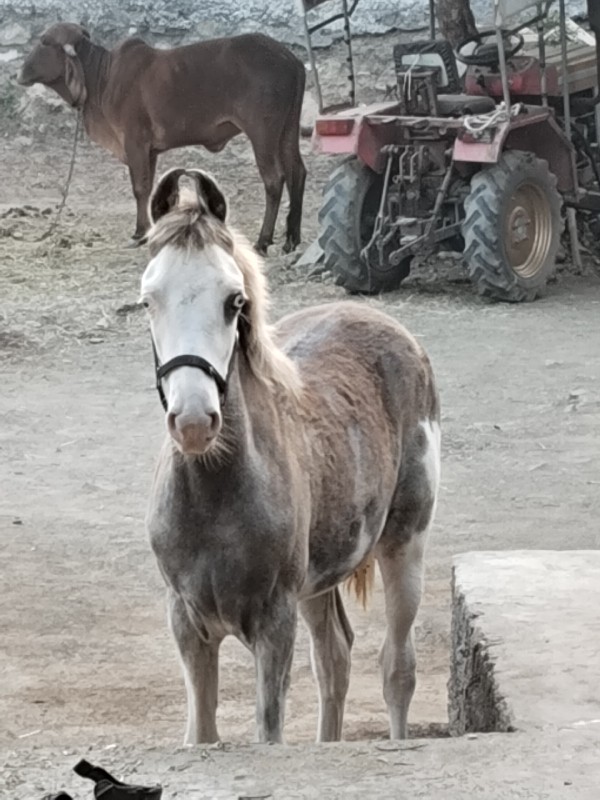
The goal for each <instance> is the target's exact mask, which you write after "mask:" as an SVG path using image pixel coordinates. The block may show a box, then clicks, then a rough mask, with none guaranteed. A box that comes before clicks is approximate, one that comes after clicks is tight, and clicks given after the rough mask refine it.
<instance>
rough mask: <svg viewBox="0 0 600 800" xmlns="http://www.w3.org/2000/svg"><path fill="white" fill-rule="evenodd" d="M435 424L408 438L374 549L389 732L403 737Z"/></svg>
mask: <svg viewBox="0 0 600 800" xmlns="http://www.w3.org/2000/svg"><path fill="white" fill-rule="evenodd" d="M439 457H440V439H439V427H438V425H437V423H435V422H433V423H431V422H429V421H427V422H426V423H421V425H419V427H418V430H417V431H415V433H414V435H413V437H411V438H408V437H407V442H406V446H405V452H404V455H403V465H402V468H401V471H400V480H399V483H398V486H397V489H396V493H395V496H394V500H393V503H392V509H391V511H390V513H389V515H388V519H387V522H386V524H385V528H384V530H383V534H382V536H381V539H380V540H379V543H378V544H377V548H376V550H375V553H376V556H377V561H378V563H379V568H380V570H381V576H382V578H383V585H384V592H385V614H386V621H387V628H386V634H385V641H384V644H383V648H382V650H381V654H380V664H381V671H382V676H383V696H384V698H385V702H386V704H387V707H388V711H389V717H390V737H391V738H392V739H404V738H406V734H407V716H408V708H409V705H410V701H411V700H412V696H413V694H414V691H415V684H416V660H415V648H414V643H413V635H412V627H413V623H414V621H415V617H416V615H417V611H418V608H419V604H420V602H421V592H422V585H423V553H424V549H425V542H426V539H427V532H428V530H429V527H430V525H431V522H432V520H433V515H434V511H435V503H436V497H437V491H438V484H439Z"/></svg>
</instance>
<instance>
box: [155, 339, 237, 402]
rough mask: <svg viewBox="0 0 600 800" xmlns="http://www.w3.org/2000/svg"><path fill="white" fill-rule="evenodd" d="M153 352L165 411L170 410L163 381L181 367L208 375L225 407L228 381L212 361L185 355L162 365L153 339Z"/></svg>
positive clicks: (157, 389) (157, 385) (158, 386)
mask: <svg viewBox="0 0 600 800" xmlns="http://www.w3.org/2000/svg"><path fill="white" fill-rule="evenodd" d="M152 350H153V351H154V366H155V368H156V391H157V392H158V396H159V397H160V402H161V403H162V407H163V408H164V410H165V411H166V410H167V409H168V407H169V404H168V403H167V398H166V397H165V393H164V391H163V388H162V379H163V378H164V377H165V375H168V374H169V372H172V371H173V370H174V369H178V368H179V367H195V368H196V369H201V370H202V372H204V373H206V375H208V377H209V378H212V379H213V381H214V382H215V383H216V384H217V389H218V390H219V398H220V401H221V407H223V405H224V404H225V398H226V397H227V381H226V380H225V379H224V378H223V377H222V376H221V375H220V374H219V373H218V372H217V370H216V369H215V368H214V367H213V365H212V364H211V363H210V361H207V360H206V359H205V358H202V357H201V356H192V355H184V356H175V358H172V359H171V360H170V361H167V363H166V364H162V365H161V363H160V361H159V360H158V353H157V352H156V345H155V344H154V339H152Z"/></svg>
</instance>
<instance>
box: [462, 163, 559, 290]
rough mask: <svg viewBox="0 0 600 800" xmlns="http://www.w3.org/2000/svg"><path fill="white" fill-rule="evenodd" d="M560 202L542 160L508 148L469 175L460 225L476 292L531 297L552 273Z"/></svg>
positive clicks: (551, 178)
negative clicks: (468, 191) (472, 175)
mask: <svg viewBox="0 0 600 800" xmlns="http://www.w3.org/2000/svg"><path fill="white" fill-rule="evenodd" d="M561 205H562V200H561V197H560V194H559V193H558V191H557V189H556V178H555V176H554V175H553V174H552V173H551V172H550V170H549V169H548V164H547V162H546V161H542V160H541V159H539V158H536V157H535V156H534V155H533V154H532V153H526V152H521V151H517V150H515V151H509V152H506V153H504V155H503V156H502V157H501V159H500V160H499V161H498V163H497V164H494V165H493V166H491V167H488V168H486V169H483V170H481V172H478V173H477V174H476V175H475V176H474V177H473V178H472V179H471V191H470V193H469V195H468V197H467V199H466V200H465V219H464V222H463V225H462V232H463V237H464V240H465V250H464V259H465V262H466V265H467V268H468V270H469V274H470V277H471V280H472V281H473V283H474V284H475V286H476V288H477V291H478V292H479V294H481V295H483V296H485V297H491V298H494V299H495V300H505V301H508V302H513V303H518V302H521V301H528V300H535V299H536V298H537V297H539V295H540V294H541V293H542V292H543V290H544V288H545V286H546V283H547V281H548V278H549V277H550V276H551V275H552V273H553V272H554V269H555V266H556V256H557V253H558V248H559V245H560V234H561V231H562V219H561Z"/></svg>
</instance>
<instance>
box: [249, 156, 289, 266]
mask: <svg viewBox="0 0 600 800" xmlns="http://www.w3.org/2000/svg"><path fill="white" fill-rule="evenodd" d="M268 145H270V146H268ZM253 147H254V156H255V158H256V166H257V167H258V171H259V173H260V177H261V178H262V181H263V183H264V186H265V197H266V207H265V215H264V217H263V224H262V228H261V229H260V233H259V235H258V240H257V242H256V245H255V247H256V250H257V251H258V252H259V253H262V254H263V255H264V254H266V252H267V248H268V246H269V245H270V244H273V233H274V231H275V223H276V222H277V214H278V213H279V205H280V203H281V195H282V192H283V182H284V177H283V172H282V169H281V165H280V163H279V156H278V153H277V149H276V148H274V147H273V143H272V142H263V141H260V143H255V142H253Z"/></svg>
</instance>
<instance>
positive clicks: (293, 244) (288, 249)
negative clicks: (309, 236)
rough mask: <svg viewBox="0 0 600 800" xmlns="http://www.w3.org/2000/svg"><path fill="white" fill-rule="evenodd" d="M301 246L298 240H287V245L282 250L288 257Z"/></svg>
mask: <svg viewBox="0 0 600 800" xmlns="http://www.w3.org/2000/svg"><path fill="white" fill-rule="evenodd" d="M299 244H300V242H299V241H296V239H286V240H285V244H284V245H283V247H282V250H283V252H284V253H285V254H286V255H287V254H288V253H293V252H294V250H295V249H296V248H297V247H298V245H299Z"/></svg>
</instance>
